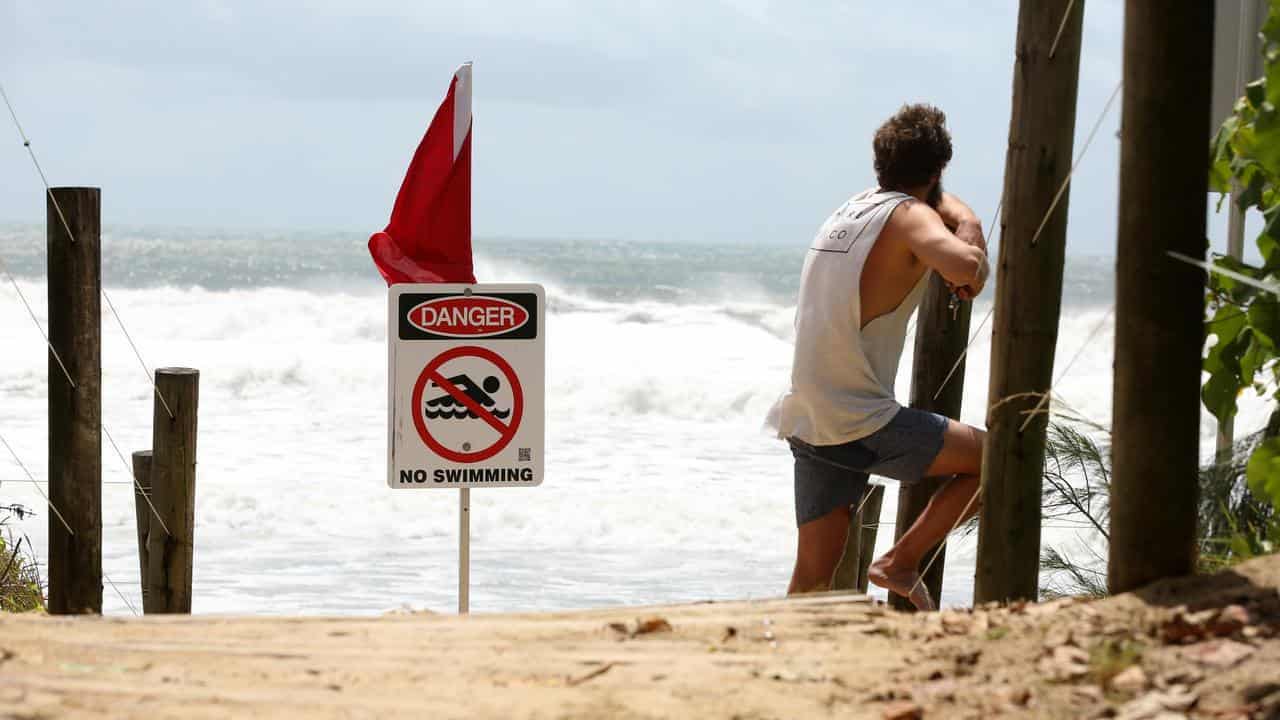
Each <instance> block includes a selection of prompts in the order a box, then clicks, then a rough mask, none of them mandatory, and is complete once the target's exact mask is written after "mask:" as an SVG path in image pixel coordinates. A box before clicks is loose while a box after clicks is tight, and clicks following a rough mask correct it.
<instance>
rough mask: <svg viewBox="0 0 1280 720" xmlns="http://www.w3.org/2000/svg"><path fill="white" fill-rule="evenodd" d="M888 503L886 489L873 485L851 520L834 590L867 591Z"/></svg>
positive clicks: (855, 509)
mask: <svg viewBox="0 0 1280 720" xmlns="http://www.w3.org/2000/svg"><path fill="white" fill-rule="evenodd" d="M883 503H884V486H883V485H871V486H869V487H867V494H866V495H865V496H864V498H863V499H862V501H861V502H860V503H859V505H858V506H855V507H854V508H853V510H854V512H853V514H852V515H850V517H849V535H848V536H847V537H846V539H845V543H844V553H843V554H842V555H841V556H840V562H839V563H838V564H837V565H836V571H835V573H834V574H833V575H832V577H831V589H832V590H857V591H858V592H866V591H867V568H868V567H869V566H870V565H871V556H872V554H873V553H874V552H875V547H876V533H877V531H878V530H879V529H880V508H881V506H882V505H883Z"/></svg>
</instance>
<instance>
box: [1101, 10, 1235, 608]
mask: <svg viewBox="0 0 1280 720" xmlns="http://www.w3.org/2000/svg"><path fill="white" fill-rule="evenodd" d="M1213 16H1214V11H1213V4H1212V3H1178V4H1176V6H1171V5H1168V4H1165V3H1161V2H1154V1H1148V2H1138V1H1137V0H1129V2H1128V3H1127V4H1126V5H1125V40H1124V115H1123V118H1122V120H1121V126H1122V132H1121V144H1120V217H1119V228H1118V240H1119V248H1118V251H1117V253H1116V345H1115V382H1114V389H1113V393H1114V396H1113V397H1114V400H1113V405H1112V433H1113V445H1112V458H1113V468H1112V472H1113V475H1112V487H1111V542H1110V562H1109V567H1108V583H1109V585H1110V588H1111V591H1112V592H1123V591H1125V590H1129V589H1132V588H1136V587H1139V586H1141V585H1143V584H1145V583H1148V582H1151V581H1153V580H1157V579H1159V578H1164V577H1170V576H1176V575H1184V574H1187V573H1190V572H1192V571H1193V570H1194V568H1195V561H1196V547H1195V535H1196V495H1197V491H1198V482H1199V480H1198V466H1199V461H1200V453H1199V448H1200V361H1201V350H1202V348H1203V346H1204V290H1203V288H1204V282H1205V275H1204V271H1202V270H1201V269H1199V268H1197V267H1194V266H1191V265H1187V264H1185V263H1181V262H1178V261H1175V260H1174V259H1173V258H1170V257H1169V256H1168V252H1169V251H1176V252H1180V253H1183V254H1185V255H1189V256H1191V257H1199V258H1203V257H1204V254H1205V247H1206V244H1207V242H1206V240H1205V237H1206V236H1205V211H1206V203H1207V201H1208V200H1207V191H1206V190H1207V189H1206V183H1207V180H1206V172H1207V165H1208V159H1207V158H1208V155H1207V154H1206V152H1205V147H1206V145H1205V143H1206V141H1207V140H1208V138H1209V134H1210V128H1209V124H1208V121H1207V119H1206V117H1205V116H1206V113H1205V108H1206V107H1207V106H1208V104H1209V95H1210V79H1211V77H1212V44H1213V43H1212V40H1213Z"/></svg>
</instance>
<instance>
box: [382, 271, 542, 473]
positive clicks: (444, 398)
mask: <svg viewBox="0 0 1280 720" xmlns="http://www.w3.org/2000/svg"><path fill="white" fill-rule="evenodd" d="M388 307H389V310H390V315H391V317H390V323H389V328H390V329H391V331H392V332H391V333H389V339H388V345H389V351H390V363H389V366H390V373H391V382H390V398H389V403H388V405H389V410H390V413H389V414H390V442H389V444H388V469H389V477H388V484H389V485H390V486H391V487H393V488H421V487H452V488H457V487H480V486H492V485H538V484H540V483H541V482H542V468H543V461H542V456H543V439H544V404H543V398H544V396H543V383H544V367H545V351H544V344H543V332H542V325H543V321H544V317H545V310H544V308H545V303H544V294H543V290H542V287H541V286H539V285H393V286H392V287H391V289H390V291H389V302H388Z"/></svg>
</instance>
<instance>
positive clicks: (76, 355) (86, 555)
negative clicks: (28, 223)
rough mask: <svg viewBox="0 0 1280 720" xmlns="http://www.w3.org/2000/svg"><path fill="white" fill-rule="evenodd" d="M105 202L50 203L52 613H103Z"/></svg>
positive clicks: (92, 192)
mask: <svg viewBox="0 0 1280 720" xmlns="http://www.w3.org/2000/svg"><path fill="white" fill-rule="evenodd" d="M101 203H102V197H101V191H100V190H99V189H98V188H71V187H66V188H53V190H51V191H50V195H49V196H47V198H46V206H47V212H46V225H47V235H48V260H49V342H50V344H51V345H52V350H51V351H50V353H49V501H50V503H52V504H53V506H54V507H55V508H57V510H58V512H56V513H55V512H50V513H49V612H51V613H54V614H80V613H101V612H102V435H101V423H102V314H101V300H100V297H101V291H102V272H101V257H102V255H101V245H100V239H101V232H102V231H101V228H102V226H101V208H102V204H101ZM63 218H65V219H66V223H65V225H64V223H63ZM68 227H69V228H70V233H68V232H67V230H68ZM64 368H65V372H64ZM68 375H69V376H70V379H71V381H70V382H68V379H67V377H68ZM64 519H65V520H66V522H67V524H68V525H69V526H70V528H71V532H67V527H66V526H64V525H63V520H64Z"/></svg>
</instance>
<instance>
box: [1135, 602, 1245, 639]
mask: <svg viewBox="0 0 1280 720" xmlns="http://www.w3.org/2000/svg"><path fill="white" fill-rule="evenodd" d="M1252 621H1253V618H1252V616H1251V615H1250V613H1249V611H1248V610H1247V609H1245V608H1244V607H1243V606H1241V605H1227V606H1226V607H1224V608H1221V609H1215V608H1210V609H1208V610H1200V611H1198V612H1190V611H1188V610H1187V608H1186V607H1185V606H1179V607H1176V608H1174V609H1173V610H1172V611H1171V612H1170V613H1169V615H1168V616H1167V617H1166V618H1165V619H1164V620H1163V622H1161V623H1160V624H1159V628H1158V634H1159V636H1160V639H1161V640H1162V641H1164V642H1165V643H1168V644H1171V645H1173V644H1181V643H1193V642H1198V641H1200V640H1203V639H1205V638H1211V637H1229V636H1234V635H1236V634H1237V633H1240V632H1242V631H1243V630H1245V629H1246V628H1247V627H1249V626H1250V624H1251V623H1252Z"/></svg>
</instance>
